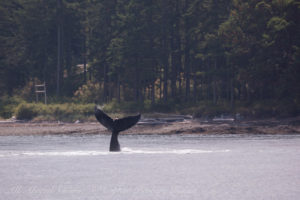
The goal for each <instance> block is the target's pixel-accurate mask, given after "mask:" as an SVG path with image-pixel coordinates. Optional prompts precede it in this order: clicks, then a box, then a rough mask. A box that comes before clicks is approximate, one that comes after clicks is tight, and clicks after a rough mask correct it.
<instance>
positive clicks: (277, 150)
mask: <svg viewBox="0 0 300 200" xmlns="http://www.w3.org/2000/svg"><path fill="white" fill-rule="evenodd" d="M119 141H120V144H121V148H122V151H121V152H114V153H111V152H108V147H109V142H110V136H109V135H70V136H68V135H46V136H1V137H0V180H1V181H0V199H7V200H10V199H11V200H18V199H53V200H54V199H61V200H64V199H72V200H73V199H75V200H76V199H78V200H79V199H80V200H81V199H104V200H105V199H109V200H118V199H120V200H121V199H122V200H123V199H131V200H132V199H133V200H134V199H136V200H140V199H162V200H166V199H180V200H185V199H186V200H191V199H195V200H196V199H197V200H198V199H211V200H215V199H236V200H240V199H244V200H248V199H249V200H250V199H251V200H252V199H278V200H284V199H286V200H298V199H300V189H299V188H300V135H280V134H277V135H238V134H237V135H120V137H119Z"/></svg>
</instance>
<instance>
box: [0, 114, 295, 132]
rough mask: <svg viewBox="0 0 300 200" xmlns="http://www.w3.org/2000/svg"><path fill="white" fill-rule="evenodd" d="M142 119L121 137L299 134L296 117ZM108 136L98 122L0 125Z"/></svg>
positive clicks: (6, 128) (3, 128) (6, 129)
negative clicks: (140, 135)
mask: <svg viewBox="0 0 300 200" xmlns="http://www.w3.org/2000/svg"><path fill="white" fill-rule="evenodd" d="M158 122H160V121H157V120H156V121H153V120H152V121H151V120H149V119H148V120H142V121H140V122H139V123H138V124H137V125H136V126H134V127H133V128H131V129H129V130H127V131H124V132H122V133H121V134H300V117H297V118H290V119H283V120H277V119H267V120H266V119H265V120H244V121H203V120H195V119H182V120H178V121H176V120H175V121H173V122H172V120H171V122H168V121H162V122H160V123H158ZM47 134H110V132H109V131H108V130H107V129H106V128H104V127H103V126H102V125H101V124H99V123H98V122H84V123H62V122H42V123H33V122H10V121H1V122H0V136H1V135H2V136H3V135H47Z"/></svg>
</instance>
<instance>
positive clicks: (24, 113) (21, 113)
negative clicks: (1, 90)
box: [15, 103, 38, 120]
mask: <svg viewBox="0 0 300 200" xmlns="http://www.w3.org/2000/svg"><path fill="white" fill-rule="evenodd" d="M15 114H16V118H17V119H24V120H31V119H33V118H34V117H36V116H37V114H38V111H37V109H36V107H35V106H34V104H29V103H21V104H20V105H18V107H17V108H16V111H15Z"/></svg>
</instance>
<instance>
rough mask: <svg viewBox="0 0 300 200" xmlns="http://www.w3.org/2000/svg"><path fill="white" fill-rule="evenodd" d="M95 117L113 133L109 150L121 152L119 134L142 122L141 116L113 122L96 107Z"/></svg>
mask: <svg viewBox="0 0 300 200" xmlns="http://www.w3.org/2000/svg"><path fill="white" fill-rule="evenodd" d="M95 117H96V119H97V120H98V121H99V122H100V123H101V124H102V125H103V126H104V127H106V128H107V129H108V130H110V131H111V132H112V137H111V140H110V147H109V150H110V151H120V144H119V141H118V135H119V132H121V131H125V130H127V129H129V128H131V127H132V126H134V125H135V124H136V123H137V122H138V121H139V120H140V118H141V114H139V115H135V116H128V117H124V118H121V119H115V120H113V119H112V118H110V117H109V116H108V115H107V114H105V113H104V112H103V111H102V110H100V109H99V108H98V107H97V106H96V107H95Z"/></svg>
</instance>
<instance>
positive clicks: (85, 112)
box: [14, 103, 95, 122]
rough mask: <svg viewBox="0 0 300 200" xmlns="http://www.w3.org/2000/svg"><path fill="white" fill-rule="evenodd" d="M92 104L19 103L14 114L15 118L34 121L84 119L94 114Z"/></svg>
mask: <svg viewBox="0 0 300 200" xmlns="http://www.w3.org/2000/svg"><path fill="white" fill-rule="evenodd" d="M94 106H95V105H94V104H85V105H83V104H72V103H65V104H49V105H45V104H41V103H39V104H35V103H21V104H19V105H18V106H17V107H16V109H15V111H14V114H15V116H16V118H17V119H21V120H31V119H34V120H35V121H43V120H46V121H57V120H61V121H69V122H72V121H76V120H81V121H86V119H89V116H92V115H94Z"/></svg>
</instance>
